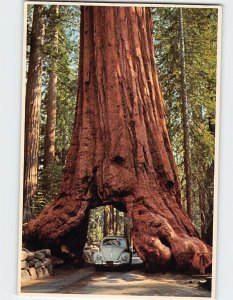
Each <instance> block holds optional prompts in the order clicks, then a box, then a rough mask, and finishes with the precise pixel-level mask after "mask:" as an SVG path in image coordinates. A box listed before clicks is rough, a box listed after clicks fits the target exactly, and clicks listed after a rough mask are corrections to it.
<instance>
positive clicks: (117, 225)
mask: <svg viewBox="0 0 233 300" xmlns="http://www.w3.org/2000/svg"><path fill="white" fill-rule="evenodd" d="M118 231H119V210H118V209H116V217H115V229H114V234H115V235H118Z"/></svg>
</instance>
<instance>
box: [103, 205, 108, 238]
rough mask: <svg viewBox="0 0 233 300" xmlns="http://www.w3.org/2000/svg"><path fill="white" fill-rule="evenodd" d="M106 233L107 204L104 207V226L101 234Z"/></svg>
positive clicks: (104, 234)
mask: <svg viewBox="0 0 233 300" xmlns="http://www.w3.org/2000/svg"><path fill="white" fill-rule="evenodd" d="M107 235H108V210H107V206H105V207H104V226H103V236H104V237H105V236H107Z"/></svg>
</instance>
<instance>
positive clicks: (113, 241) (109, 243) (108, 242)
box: [102, 238, 126, 247]
mask: <svg viewBox="0 0 233 300" xmlns="http://www.w3.org/2000/svg"><path fill="white" fill-rule="evenodd" d="M102 245H103V246H120V247H126V242H125V240H124V239H120V238H115V239H114V238H109V239H108V238H107V239H104V240H103V244H102Z"/></svg>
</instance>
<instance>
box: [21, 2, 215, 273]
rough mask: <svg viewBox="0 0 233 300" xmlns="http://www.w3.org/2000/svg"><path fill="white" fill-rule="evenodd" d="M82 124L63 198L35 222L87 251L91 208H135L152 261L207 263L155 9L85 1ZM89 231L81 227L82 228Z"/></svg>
mask: <svg viewBox="0 0 233 300" xmlns="http://www.w3.org/2000/svg"><path fill="white" fill-rule="evenodd" d="M80 36H81V41H80V43H81V44H80V45H81V47H80V67H79V89H78V101H77V108H76V118H75V126H74V131H73V136H72V141H71V146H70V149H69V152H68V157H67V161H66V168H65V174H64V178H63V181H62V184H61V188H60V192H59V194H58V196H57V197H56V199H55V200H54V201H53V202H52V203H51V205H49V206H48V207H47V208H45V209H44V210H43V211H42V212H41V214H40V215H39V216H38V217H37V218H36V219H35V220H33V221H31V222H30V223H29V224H28V226H27V227H26V229H25V241H26V242H27V245H28V246H29V245H30V244H31V245H35V244H36V243H37V245H38V244H40V245H44V244H46V245H47V244H48V241H49V243H50V247H51V248H52V250H53V251H57V252H58V251H60V255H63V248H65V249H67V252H69V254H70V257H72V255H74V256H76V257H80V256H81V254H82V250H83V247H84V244H85V236H86V227H85V226H84V225H85V221H84V220H85V216H86V212H87V211H88V208H89V207H90V208H92V207H95V206H101V205H104V204H107V203H109V202H111V204H113V205H114V206H115V207H116V208H117V209H120V210H122V211H127V215H128V217H129V218H130V222H131V224H132V226H131V236H132V239H133V242H134V246H135V248H136V250H137V253H138V254H139V256H140V257H141V258H142V260H143V261H145V262H146V263H147V264H148V265H149V266H150V268H151V270H159V269H161V270H165V269H169V268H170V269H173V270H174V269H176V270H182V271H185V270H189V271H190V270H192V271H197V272H198V271H200V270H201V268H202V266H201V262H200V259H199V253H204V255H205V256H206V260H205V266H208V265H209V264H210V263H211V259H210V257H209V252H210V251H211V248H210V247H208V246H207V245H206V244H205V243H204V242H202V241H201V240H200V239H199V237H198V234H197V231H196V230H195V228H194V227H193V224H192V223H191V221H190V219H189V218H188V216H187V215H186V213H185V211H184V210H183V208H182V205H181V195H180V186H179V181H178V178H177V171H176V166H175V163H174V159H173V155H172V150H171V147H170V142H169V138H168V132H167V129H166V124H165V112H164V102H163V98H162V93H161V90H160V86H159V82H158V76H157V72H156V68H155V63H154V49H153V39H152V20H151V16H150V10H149V9H148V8H142V7H82V18H81V32H80ZM81 233H82V235H81V236H80V234H81Z"/></svg>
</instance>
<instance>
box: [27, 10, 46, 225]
mask: <svg viewBox="0 0 233 300" xmlns="http://www.w3.org/2000/svg"><path fill="white" fill-rule="evenodd" d="M43 10H44V9H43V6H42V5H35V6H34V12H33V23H32V29H31V34H30V56H29V62H28V74H27V75H28V76H27V85H26V100H25V137H24V195H23V199H24V216H23V220H24V222H27V221H29V220H30V219H31V204H32V203H31V202H32V198H33V196H34V195H35V193H36V190H37V180H38V149H39V125H40V106H41V84H42V79H41V74H42V45H43V39H44V11H43Z"/></svg>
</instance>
